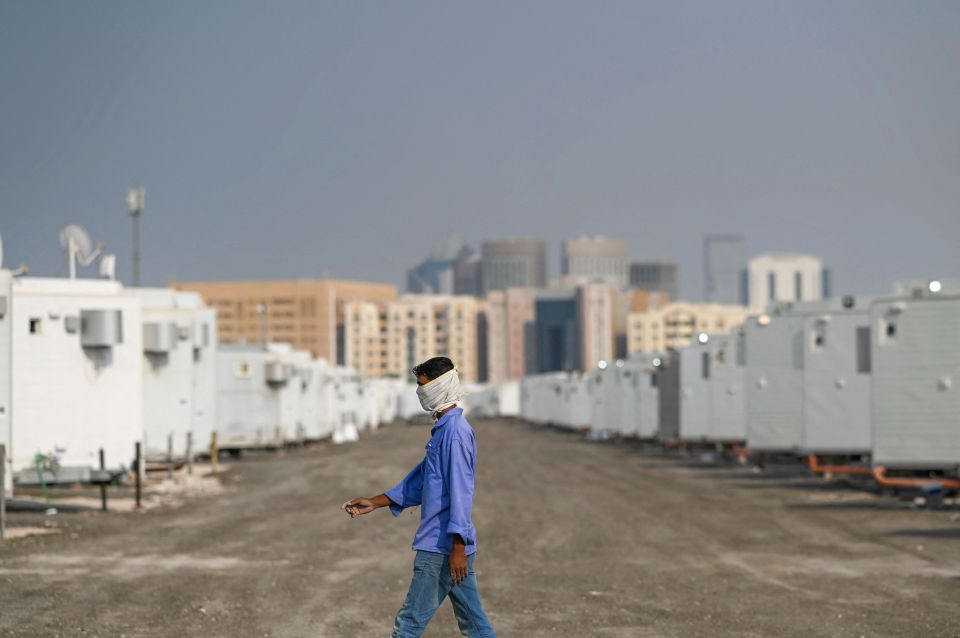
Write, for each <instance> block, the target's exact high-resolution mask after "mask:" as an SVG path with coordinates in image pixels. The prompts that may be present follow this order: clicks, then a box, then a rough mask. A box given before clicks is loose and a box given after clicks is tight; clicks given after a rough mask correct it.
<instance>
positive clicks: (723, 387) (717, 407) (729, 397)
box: [703, 327, 747, 443]
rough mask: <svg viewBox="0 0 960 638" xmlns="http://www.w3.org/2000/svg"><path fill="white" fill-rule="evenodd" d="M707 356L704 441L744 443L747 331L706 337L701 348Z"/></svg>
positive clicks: (742, 329) (738, 330) (733, 331)
mask: <svg viewBox="0 0 960 638" xmlns="http://www.w3.org/2000/svg"><path fill="white" fill-rule="evenodd" d="M703 346H704V348H705V349H706V351H707V352H708V353H709V354H708V359H707V366H708V368H707V375H708V376H709V389H710V394H709V405H708V408H707V413H708V415H709V422H708V428H707V438H708V439H709V440H710V441H715V442H720V443H734V442H740V441H743V440H744V439H745V438H746V436H747V403H746V387H745V385H746V379H747V367H746V366H747V342H746V331H745V329H744V328H743V327H736V328H734V329H733V330H731V331H730V332H725V333H716V334H708V335H707V342H706V343H705V344H703Z"/></svg>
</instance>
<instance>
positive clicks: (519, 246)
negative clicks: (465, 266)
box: [480, 239, 547, 293]
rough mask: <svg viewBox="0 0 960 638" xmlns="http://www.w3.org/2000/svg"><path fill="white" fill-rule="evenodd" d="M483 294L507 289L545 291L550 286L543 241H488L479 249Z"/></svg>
mask: <svg viewBox="0 0 960 638" xmlns="http://www.w3.org/2000/svg"><path fill="white" fill-rule="evenodd" d="M480 253H481V257H480V260H481V279H482V282H483V290H484V292H485V293H486V292H490V291H491V290H503V289H504V288H542V287H543V286H545V285H546V283H547V245H546V242H543V241H535V240H524V239H508V240H503V241H486V242H483V244H482V245H481V247H480Z"/></svg>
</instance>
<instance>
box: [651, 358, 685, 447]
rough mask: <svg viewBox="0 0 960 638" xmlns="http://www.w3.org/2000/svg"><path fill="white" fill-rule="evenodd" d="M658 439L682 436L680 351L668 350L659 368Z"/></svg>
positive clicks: (673, 439) (673, 438)
mask: <svg viewBox="0 0 960 638" xmlns="http://www.w3.org/2000/svg"><path fill="white" fill-rule="evenodd" d="M657 390H658V401H657V439H658V440H661V441H676V440H677V439H679V438H680V409H681V407H682V405H681V401H680V353H679V352H678V351H677V350H668V351H667V352H666V353H664V355H663V357H662V358H661V362H660V366H659V367H658V369H657Z"/></svg>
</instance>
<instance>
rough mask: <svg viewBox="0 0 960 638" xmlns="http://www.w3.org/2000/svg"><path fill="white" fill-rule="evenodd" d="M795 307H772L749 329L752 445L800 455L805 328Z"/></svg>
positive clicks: (751, 319)
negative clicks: (794, 312)
mask: <svg viewBox="0 0 960 638" xmlns="http://www.w3.org/2000/svg"><path fill="white" fill-rule="evenodd" d="M792 306H793V304H792V303H790V302H783V303H774V304H771V305H770V306H769V307H768V309H767V312H766V313H764V314H761V315H751V316H750V317H748V318H747V321H746V323H745V326H744V330H745V334H746V348H747V382H746V383H747V385H746V399H747V403H746V406H747V410H746V413H747V431H746V435H747V436H746V438H747V446H748V447H749V448H750V449H752V450H758V451H771V452H773V451H797V450H798V449H799V448H800V447H801V445H802V443H803V350H804V348H803V337H804V334H803V323H804V316H803V315H797V314H792V313H790V309H791V308H792Z"/></svg>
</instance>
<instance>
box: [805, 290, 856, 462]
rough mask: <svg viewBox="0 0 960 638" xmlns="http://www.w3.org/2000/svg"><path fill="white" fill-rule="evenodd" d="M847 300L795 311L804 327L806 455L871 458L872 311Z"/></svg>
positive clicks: (851, 298)
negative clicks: (801, 318) (801, 319)
mask: <svg viewBox="0 0 960 638" xmlns="http://www.w3.org/2000/svg"><path fill="white" fill-rule="evenodd" d="M873 299H874V297H870V296H854V295H846V296H843V297H840V298H838V299H830V300H825V301H818V302H807V303H804V304H802V305H800V306H798V308H797V309H798V310H800V311H802V312H803V313H804V314H805V315H806V317H805V319H804V322H803V330H804V339H803V348H804V353H803V438H802V443H801V447H802V449H803V451H804V452H808V453H813V454H834V455H865V454H869V452H870V438H871V437H870V393H871V390H870V386H871V380H870V367H871V366H870V308H871V304H872V302H873Z"/></svg>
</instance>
